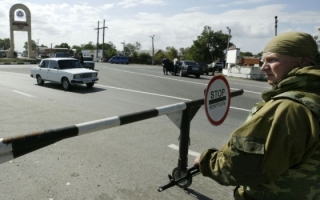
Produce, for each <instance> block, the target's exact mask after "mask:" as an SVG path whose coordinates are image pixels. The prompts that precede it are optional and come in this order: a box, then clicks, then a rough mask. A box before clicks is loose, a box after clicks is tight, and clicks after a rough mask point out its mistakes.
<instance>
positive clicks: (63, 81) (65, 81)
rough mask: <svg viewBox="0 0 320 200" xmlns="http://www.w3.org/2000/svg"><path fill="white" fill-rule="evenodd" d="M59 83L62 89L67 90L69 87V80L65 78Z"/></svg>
mask: <svg viewBox="0 0 320 200" xmlns="http://www.w3.org/2000/svg"><path fill="white" fill-rule="evenodd" d="M61 84H62V87H63V89H64V90H69V89H70V87H71V85H70V83H69V80H68V79H67V78H63V79H62V81H61Z"/></svg>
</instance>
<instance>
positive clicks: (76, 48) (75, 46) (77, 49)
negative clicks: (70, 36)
mask: <svg viewBox="0 0 320 200" xmlns="http://www.w3.org/2000/svg"><path fill="white" fill-rule="evenodd" d="M71 49H75V50H76V53H80V52H81V47H80V46H77V45H73V46H72V47H71Z"/></svg>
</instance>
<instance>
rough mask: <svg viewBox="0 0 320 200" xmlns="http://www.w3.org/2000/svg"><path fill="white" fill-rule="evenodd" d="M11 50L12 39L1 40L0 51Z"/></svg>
mask: <svg viewBox="0 0 320 200" xmlns="http://www.w3.org/2000/svg"><path fill="white" fill-rule="evenodd" d="M8 49H10V39H9V38H4V39H0V50H8Z"/></svg>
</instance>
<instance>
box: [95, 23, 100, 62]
mask: <svg viewBox="0 0 320 200" xmlns="http://www.w3.org/2000/svg"><path fill="white" fill-rule="evenodd" d="M99 29H100V28H99V21H98V28H96V29H95V30H98V33H97V52H96V59H97V58H98V49H99V48H98V45H99Z"/></svg>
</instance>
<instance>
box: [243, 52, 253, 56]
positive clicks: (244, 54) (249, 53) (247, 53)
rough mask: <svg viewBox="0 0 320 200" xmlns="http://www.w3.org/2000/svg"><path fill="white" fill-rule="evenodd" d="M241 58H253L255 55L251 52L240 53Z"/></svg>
mask: <svg viewBox="0 0 320 200" xmlns="http://www.w3.org/2000/svg"><path fill="white" fill-rule="evenodd" d="M240 56H253V54H252V53H251V52H248V51H247V52H241V51H240Z"/></svg>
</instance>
